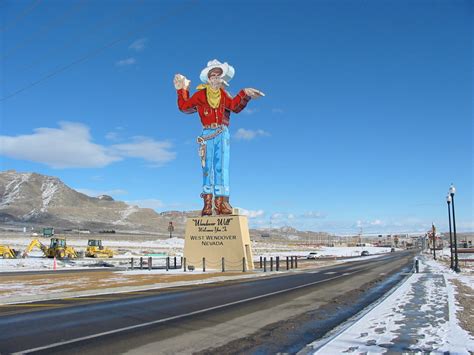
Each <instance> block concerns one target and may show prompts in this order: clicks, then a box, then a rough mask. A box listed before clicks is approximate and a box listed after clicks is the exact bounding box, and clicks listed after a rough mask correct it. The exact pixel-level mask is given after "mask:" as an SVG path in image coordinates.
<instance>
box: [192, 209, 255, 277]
mask: <svg viewBox="0 0 474 355" xmlns="http://www.w3.org/2000/svg"><path fill="white" fill-rule="evenodd" d="M184 257H185V258H186V263H187V265H192V266H194V267H195V268H196V269H200V268H202V263H203V261H202V259H203V258H205V260H206V270H209V269H216V270H221V269H222V258H224V263H225V270H226V271H230V270H234V271H237V270H239V271H242V269H243V262H244V258H245V270H253V255H252V248H251V242H250V235H249V228H248V222H247V217H246V216H239V215H221V216H205V217H190V218H188V220H187V222H186V232H185V240H184Z"/></svg>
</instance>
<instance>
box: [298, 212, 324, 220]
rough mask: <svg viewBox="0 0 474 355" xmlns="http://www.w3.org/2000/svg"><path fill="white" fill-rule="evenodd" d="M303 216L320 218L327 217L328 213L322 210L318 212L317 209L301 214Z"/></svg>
mask: <svg viewBox="0 0 474 355" xmlns="http://www.w3.org/2000/svg"><path fill="white" fill-rule="evenodd" d="M301 217H302V218H314V219H319V218H325V217H326V215H325V214H324V213H322V212H317V211H308V212H305V213H303V214H302V215H301Z"/></svg>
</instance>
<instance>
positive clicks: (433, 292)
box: [313, 256, 474, 354]
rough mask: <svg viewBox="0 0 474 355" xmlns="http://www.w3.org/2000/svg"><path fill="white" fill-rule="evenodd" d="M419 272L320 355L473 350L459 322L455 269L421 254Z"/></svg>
mask: <svg viewBox="0 0 474 355" xmlns="http://www.w3.org/2000/svg"><path fill="white" fill-rule="evenodd" d="M418 258H419V266H420V270H419V271H420V272H419V273H414V274H413V275H411V276H410V277H409V278H408V279H407V280H406V281H405V282H404V283H403V284H402V285H401V286H400V287H399V288H398V289H396V290H395V291H394V292H393V293H392V294H391V295H390V296H388V297H387V298H386V299H385V300H383V301H382V302H381V303H380V304H378V305H377V306H376V307H375V308H373V309H372V310H371V311H369V312H368V313H367V314H366V315H365V316H363V317H362V318H361V319H359V320H358V321H356V322H355V323H354V324H352V325H351V326H350V327H349V328H347V329H346V330H344V331H343V332H342V333H341V334H339V335H337V336H336V337H334V338H333V339H332V340H331V341H329V342H328V343H327V344H325V345H324V346H322V347H320V346H321V344H322V342H315V343H314V344H313V347H314V348H315V349H317V351H316V354H333V353H339V354H340V353H354V354H360V353H364V354H365V353H369V354H370V353H372V354H378V353H387V354H395V353H397V354H399V353H444V352H448V353H451V354H469V351H471V352H472V351H474V338H473V337H472V336H470V335H469V333H467V332H466V331H465V330H463V329H462V328H461V327H460V326H459V322H458V320H457V318H456V311H457V309H458V307H459V306H457V305H456V301H455V293H456V290H455V287H454V286H453V285H452V284H451V283H450V282H449V280H450V279H451V278H456V274H454V273H452V272H451V271H450V270H449V269H446V268H445V267H444V266H442V265H440V264H438V263H437V262H436V261H433V260H431V257H428V256H427V257H425V256H419V257H418Z"/></svg>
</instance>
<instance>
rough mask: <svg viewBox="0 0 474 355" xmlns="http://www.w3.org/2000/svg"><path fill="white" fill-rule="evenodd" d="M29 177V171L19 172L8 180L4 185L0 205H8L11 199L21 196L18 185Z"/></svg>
mask: <svg viewBox="0 0 474 355" xmlns="http://www.w3.org/2000/svg"><path fill="white" fill-rule="evenodd" d="M30 177H31V173H24V174H20V175H18V176H17V177H15V178H14V179H13V180H12V181H10V182H9V183H8V184H7V186H6V187H5V193H4V194H3V196H2V200H1V202H0V207H3V206H8V205H9V204H10V203H12V202H13V201H15V200H17V199H19V198H20V197H21V190H20V187H21V185H23V184H24V183H25V182H27V181H28V180H29V179H30Z"/></svg>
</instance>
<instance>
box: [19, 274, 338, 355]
mask: <svg viewBox="0 0 474 355" xmlns="http://www.w3.org/2000/svg"><path fill="white" fill-rule="evenodd" d="M330 273H332V274H334V273H335V272H330ZM330 273H326V274H330ZM342 276H343V275H338V276H334V277H330V278H328V279H326V280H319V281H315V282H310V283H308V284H305V285H300V286H295V287H292V288H288V289H286V290H280V291H275V292H270V293H267V294H264V295H260V296H255V297H250V298H246V299H243V300H240V301H235V302H230V303H226V304H222V305H219V306H214V307H209V308H205V309H201V310H199V311H194V312H190V313H186V314H180V315H178V316H173V317H168V318H164V319H159V320H155V321H152V322H146V323H142V324H137V325H131V326H128V327H124V328H119V329H114V330H109V331H107V332H102V333H99V334H93V335H88V336H85V337H81V338H76V339H71V340H65V341H61V342H58V343H54V344H49V345H45V346H41V347H38V348H34V349H27V350H22V351H19V352H16V353H13V355H17V354H28V353H32V352H35V351H40V350H46V349H51V348H55V347H58V346H62V345H66V344H72V343H77V342H80V341H84V340H89V339H95V338H99V337H101V336H104V335H110V334H116V333H120V332H124V331H127V330H132V329H137V328H143V327H147V326H149V325H154V324H160V323H164V322H168V321H170V320H175V319H179V318H184V317H188V316H193V315H196V314H201V313H204V312H208V311H213V310H216V309H220V308H224V307H228V306H233V305H236V304H240V303H244V302H248V301H253V300H258V299H260V298H264V297H268V296H273V295H278V294H280V293H284V292H288V291H292V290H297V289H300V288H304V287H308V286H312V285H316V284H319V283H322V282H326V281H330V280H334V279H337V278H339V277H342Z"/></svg>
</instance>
